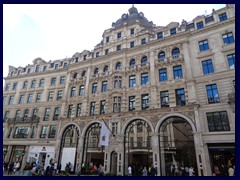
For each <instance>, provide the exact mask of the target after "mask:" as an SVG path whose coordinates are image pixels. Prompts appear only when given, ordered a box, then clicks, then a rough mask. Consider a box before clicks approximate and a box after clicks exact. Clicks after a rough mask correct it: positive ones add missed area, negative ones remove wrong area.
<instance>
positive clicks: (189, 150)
mask: <svg viewBox="0 0 240 180" xmlns="http://www.w3.org/2000/svg"><path fill="white" fill-rule="evenodd" d="M192 132H193V130H192V127H191V125H190V124H189V123H188V122H187V121H186V120H185V119H183V118H182V117H177V116H174V117H169V118H167V119H166V120H164V121H163V122H162V124H161V125H160V128H159V138H158V139H159V152H160V171H161V175H163V176H180V175H181V171H179V170H178V169H179V168H180V167H183V168H185V167H190V166H193V167H194V169H195V172H197V162H196V154H195V147H194V139H193V133H192ZM174 167H175V169H176V171H175V172H174V171H173V170H172V169H174Z"/></svg>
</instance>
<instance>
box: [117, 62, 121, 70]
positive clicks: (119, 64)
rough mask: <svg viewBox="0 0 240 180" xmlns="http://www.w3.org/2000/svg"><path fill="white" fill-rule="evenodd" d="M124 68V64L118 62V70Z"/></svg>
mask: <svg viewBox="0 0 240 180" xmlns="http://www.w3.org/2000/svg"><path fill="white" fill-rule="evenodd" d="M121 69H122V64H121V63H120V62H118V63H117V64H116V70H121Z"/></svg>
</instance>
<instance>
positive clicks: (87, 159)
mask: <svg viewBox="0 0 240 180" xmlns="http://www.w3.org/2000/svg"><path fill="white" fill-rule="evenodd" d="M101 126H102V125H101V124H100V123H93V124H91V125H90V126H89V127H88V129H87V130H86V133H85V136H84V143H83V158H82V159H83V160H82V162H83V163H84V164H85V172H82V173H87V172H89V171H91V169H90V168H91V167H93V166H94V165H96V166H97V167H99V165H100V164H102V165H104V152H103V151H102V150H103V149H102V148H101V147H99V135H100V132H101Z"/></svg>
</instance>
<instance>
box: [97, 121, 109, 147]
mask: <svg viewBox="0 0 240 180" xmlns="http://www.w3.org/2000/svg"><path fill="white" fill-rule="evenodd" d="M108 143H109V130H108V128H107V126H106V124H105V122H102V128H101V133H100V137H99V146H108Z"/></svg>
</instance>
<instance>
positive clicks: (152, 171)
mask: <svg viewBox="0 0 240 180" xmlns="http://www.w3.org/2000/svg"><path fill="white" fill-rule="evenodd" d="M150 175H151V176H156V175H157V169H156V168H155V167H154V166H153V165H152V167H151V170H150Z"/></svg>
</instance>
